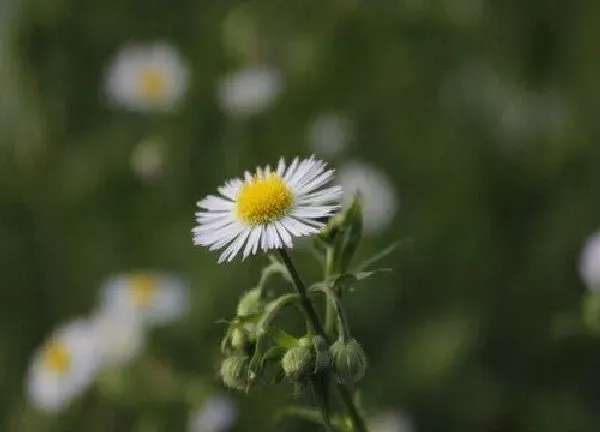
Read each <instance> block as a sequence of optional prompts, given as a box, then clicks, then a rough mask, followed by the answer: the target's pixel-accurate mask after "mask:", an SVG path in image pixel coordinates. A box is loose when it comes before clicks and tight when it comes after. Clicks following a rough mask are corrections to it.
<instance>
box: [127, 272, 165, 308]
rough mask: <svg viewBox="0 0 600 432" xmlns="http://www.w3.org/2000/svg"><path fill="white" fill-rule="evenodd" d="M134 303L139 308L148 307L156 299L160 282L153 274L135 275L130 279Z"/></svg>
mask: <svg viewBox="0 0 600 432" xmlns="http://www.w3.org/2000/svg"><path fill="white" fill-rule="evenodd" d="M129 284H130V293H131V299H132V300H133V304H134V305H135V306H137V307H139V308H147V307H148V306H150V305H151V304H152V303H153V301H154V296H155V295H156V291H157V286H158V282H157V280H156V278H155V277H154V276H151V275H144V274H140V275H133V276H131V277H130V280H129Z"/></svg>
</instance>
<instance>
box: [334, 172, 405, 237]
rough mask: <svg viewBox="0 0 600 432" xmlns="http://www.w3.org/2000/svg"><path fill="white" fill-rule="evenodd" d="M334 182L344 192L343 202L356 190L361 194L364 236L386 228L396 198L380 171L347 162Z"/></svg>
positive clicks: (392, 217) (393, 214)
mask: <svg viewBox="0 0 600 432" xmlns="http://www.w3.org/2000/svg"><path fill="white" fill-rule="evenodd" d="M337 180H338V183H339V184H340V185H341V186H342V188H343V190H344V201H345V202H346V203H349V202H350V200H351V199H352V197H353V196H354V194H355V193H356V192H357V191H360V192H361V193H362V195H363V200H364V208H363V224H364V227H363V229H364V232H365V234H376V233H380V232H382V231H384V230H385V229H387V228H388V227H389V225H390V224H391V223H392V221H393V219H394V216H395V214H396V211H397V208H398V199H397V196H396V191H395V188H394V185H393V184H392V183H391V181H390V179H389V178H388V176H387V175H386V174H385V173H384V172H383V171H381V170H379V169H377V168H376V167H374V166H373V165H370V164H366V163H363V162H358V161H351V162H347V163H345V164H344V165H342V166H341V167H340V168H339V169H338V170H337Z"/></svg>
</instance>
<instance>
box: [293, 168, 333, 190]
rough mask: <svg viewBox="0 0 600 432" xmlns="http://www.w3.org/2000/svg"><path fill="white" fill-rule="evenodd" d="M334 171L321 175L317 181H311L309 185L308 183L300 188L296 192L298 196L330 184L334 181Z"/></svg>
mask: <svg viewBox="0 0 600 432" xmlns="http://www.w3.org/2000/svg"><path fill="white" fill-rule="evenodd" d="M334 172H335V171H334V170H329V171H325V172H324V173H323V174H320V175H319V176H318V177H316V178H315V179H313V180H311V181H310V182H309V183H306V184H304V185H302V186H300V187H298V188H297V189H296V190H295V192H296V193H297V194H298V195H301V194H305V193H309V192H311V191H313V190H316V189H317V188H319V187H321V186H323V185H325V184H327V183H329V182H330V181H331V180H332V179H333V173H334Z"/></svg>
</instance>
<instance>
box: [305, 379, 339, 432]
mask: <svg viewBox="0 0 600 432" xmlns="http://www.w3.org/2000/svg"><path fill="white" fill-rule="evenodd" d="M310 388H311V389H312V393H313V397H314V398H315V400H316V401H317V404H318V405H319V408H320V410H321V417H323V427H324V428H325V431H326V432H334V429H333V427H332V426H331V420H330V419H329V414H328V413H327V406H326V403H327V402H326V401H325V400H324V398H323V395H322V394H319V392H318V390H317V384H316V383H314V382H313V383H311V385H310Z"/></svg>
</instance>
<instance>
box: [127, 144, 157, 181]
mask: <svg viewBox="0 0 600 432" xmlns="http://www.w3.org/2000/svg"><path fill="white" fill-rule="evenodd" d="M130 164H131V169H132V170H133V172H134V173H135V174H136V175H137V176H138V177H139V178H140V179H142V180H144V181H147V182H151V181H155V180H157V179H158V178H159V177H160V176H161V174H162V171H163V165H164V154H163V143H161V142H160V141H156V140H152V139H147V140H144V141H141V142H139V143H138V144H137V145H136V146H135V147H134V148H133V151H132V152H131V158H130Z"/></svg>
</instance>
